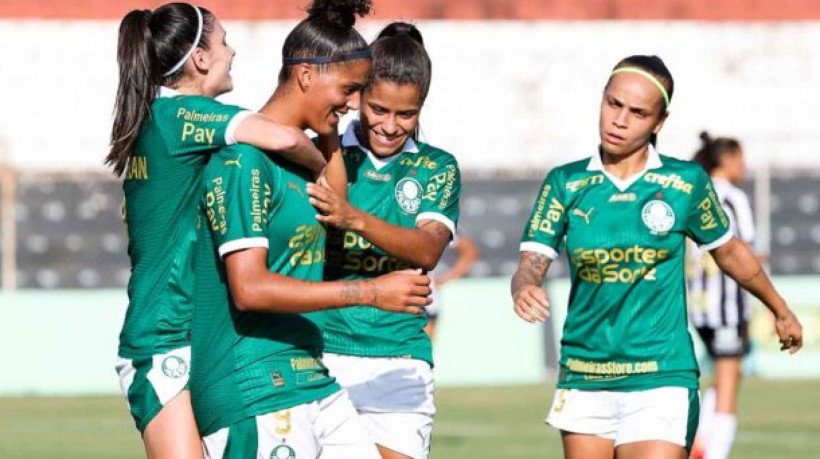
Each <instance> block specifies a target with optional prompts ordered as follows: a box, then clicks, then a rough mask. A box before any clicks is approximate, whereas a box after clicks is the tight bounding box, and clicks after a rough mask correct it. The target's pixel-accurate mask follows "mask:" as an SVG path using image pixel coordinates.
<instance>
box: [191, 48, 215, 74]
mask: <svg viewBox="0 0 820 459" xmlns="http://www.w3.org/2000/svg"><path fill="white" fill-rule="evenodd" d="M190 59H191V61H192V62H193V64H194V69H196V71H197V73H207V72H208V69H210V68H211V53H209V52H208V51H206V50H204V49H202V48H200V47H199V46H197V47H196V48H194V52H193V53H192V54H191V58H190Z"/></svg>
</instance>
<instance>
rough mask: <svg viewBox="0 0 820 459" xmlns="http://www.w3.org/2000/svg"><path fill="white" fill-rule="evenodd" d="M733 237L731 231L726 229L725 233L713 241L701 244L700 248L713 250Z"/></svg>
mask: <svg viewBox="0 0 820 459" xmlns="http://www.w3.org/2000/svg"><path fill="white" fill-rule="evenodd" d="M733 237H734V234H732V231H731V230H727V231H726V234H724V235H723V236H721V237H719V238H717V239H716V240H714V241H712V242H710V243H708V244H701V245H700V248H701V249H703V250H707V251H709V250H715V249H716V248H718V247H720V246H722V245H724V244H726V243H727V242H729V241H730V240H731V239H732V238H733Z"/></svg>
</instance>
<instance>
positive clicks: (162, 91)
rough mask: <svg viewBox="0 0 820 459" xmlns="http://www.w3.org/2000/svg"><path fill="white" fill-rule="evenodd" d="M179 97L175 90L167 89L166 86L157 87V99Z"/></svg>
mask: <svg viewBox="0 0 820 459" xmlns="http://www.w3.org/2000/svg"><path fill="white" fill-rule="evenodd" d="M179 95H181V94H180V93H179V91H175V90H173V89H171V88H169V87H168V86H160V87H159V94H158V95H157V97H160V98H162V97H176V96H179Z"/></svg>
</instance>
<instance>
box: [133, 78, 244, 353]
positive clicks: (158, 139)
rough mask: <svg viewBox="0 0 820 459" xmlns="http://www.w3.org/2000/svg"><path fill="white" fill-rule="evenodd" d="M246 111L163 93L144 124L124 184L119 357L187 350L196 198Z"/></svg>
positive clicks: (192, 279) (233, 140)
mask: <svg viewBox="0 0 820 459" xmlns="http://www.w3.org/2000/svg"><path fill="white" fill-rule="evenodd" d="M247 113H250V112H247V111H243V109H241V108H239V107H234V106H230V105H224V104H221V103H219V102H217V101H216V100H214V99H211V98H208V97H201V96H183V95H180V94H178V93H176V92H174V91H172V90H170V89H168V88H162V90H161V91H160V95H159V97H158V98H157V99H156V100H154V102H153V103H152V104H151V112H150V116H149V117H148V118H146V119H145V121H144V122H143V123H142V126H141V130H140V135H139V139H138V141H137V144H136V148H135V150H134V152H133V154H132V156H131V158H130V162H129V164H128V168H127V170H126V174H125V181H124V183H123V191H124V193H125V203H124V205H123V214H124V218H125V222H126V224H127V226H128V239H129V242H128V256H129V257H130V258H131V279H130V280H129V282H128V298H129V304H128V310H127V312H126V315H125V323H124V324H123V328H122V332H121V333H120V347H119V355H120V356H122V357H126V358H136V357H145V356H150V355H153V354H158V353H163V352H167V351H170V350H173V349H177V348H180V347H183V346H187V345H188V344H189V342H190V337H189V332H190V325H191V309H192V302H191V301H192V300H191V295H192V293H193V281H194V278H193V258H192V253H193V250H194V243H195V241H196V208H197V197H198V193H197V190H198V188H199V181H200V176H201V174H202V168H203V167H204V166H205V163H206V161H207V159H208V156H209V154H210V153H212V152H214V151H216V150H217V149H218V148H220V147H222V146H225V145H230V144H232V143H235V139H234V131H235V130H236V126H238V125H239V123H240V121H241V120H242V118H244V117H245V115H246V114H247Z"/></svg>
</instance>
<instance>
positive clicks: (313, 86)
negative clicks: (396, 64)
mask: <svg viewBox="0 0 820 459" xmlns="http://www.w3.org/2000/svg"><path fill="white" fill-rule="evenodd" d="M312 69H313V70H314V71H312V72H311V75H310V84H309V85H308V86H307V87H306V91H307V94H306V95H307V97H306V98H305V103H304V109H305V113H306V116H305V121H306V123H307V125H308V127H309V128H310V129H312V130H314V131H315V132H316V133H317V134H319V135H327V134H331V133H333V132H334V131H335V130H336V127H337V126H338V125H339V118H341V116H342V115H344V114H345V113H347V111H348V110H349V109H352V110H357V109H358V108H359V91H361V89H362V87H363V86H364V82H365V80H366V79H367V74H368V72H370V61H369V60H367V59H359V60H355V61H351V62H347V63H344V64H340V65H333V66H331V67H330V68H329V69H328V70H327V71H326V72H319V71H318V68H317V67H315V66H313V68H312Z"/></svg>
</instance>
